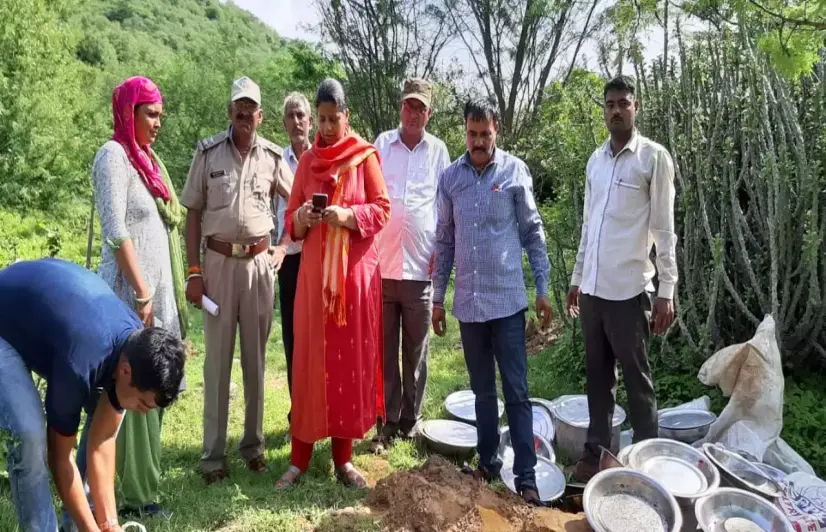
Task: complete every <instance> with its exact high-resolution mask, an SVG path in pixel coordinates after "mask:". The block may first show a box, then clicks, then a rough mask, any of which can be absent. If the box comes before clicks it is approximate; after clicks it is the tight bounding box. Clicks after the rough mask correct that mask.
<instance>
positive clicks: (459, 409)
mask: <svg viewBox="0 0 826 532" xmlns="http://www.w3.org/2000/svg"><path fill="white" fill-rule="evenodd" d="M496 404H497V409H498V415H499V418H500V419H501V418H502V414H504V413H505V403H503V402H502V400H501V399H499V398H497V399H496ZM445 410H447V413H448V414H450V415H451V416H452V417H453V418H454V419H455V420H457V421H461V422H463V423H470V424H471V425H476V395H475V394H474V393H473V390H460V391H458V392H453V393H452V394H450V395H448V396H447V398H445Z"/></svg>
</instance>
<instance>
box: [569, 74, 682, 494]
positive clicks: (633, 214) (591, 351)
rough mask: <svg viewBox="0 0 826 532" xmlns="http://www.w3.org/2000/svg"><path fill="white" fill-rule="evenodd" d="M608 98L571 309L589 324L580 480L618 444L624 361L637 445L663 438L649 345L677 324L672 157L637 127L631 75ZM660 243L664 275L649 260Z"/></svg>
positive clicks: (611, 87) (589, 176)
mask: <svg viewBox="0 0 826 532" xmlns="http://www.w3.org/2000/svg"><path fill="white" fill-rule="evenodd" d="M603 97H604V100H605V107H604V114H605V125H606V126H607V128H608V131H609V132H610V134H611V136H610V139H608V140H607V141H606V142H605V144H603V145H602V146H600V147H599V148H597V149H596V151H594V153H593V155H591V158H590V159H589V160H588V165H587V167H586V176H585V179H586V181H585V207H584V210H583V222H582V236H581V239H580V243H579V251H578V253H577V257H576V265H575V266H574V273H573V276H572V279H571V289H570V292H569V293H568V298H567V308H568V313H569V314H570V315H571V316H580V317H581V319H582V331H583V336H584V338H585V358H586V371H587V377H588V410H589V414H590V419H591V421H590V426H589V427H588V441H587V443H586V444H585V454H584V456H583V457H582V459H581V460H580V461H579V462H578V463H577V465H576V469H575V471H574V478H575V479H576V480H577V481H580V482H585V481H587V480H588V479H589V478H590V477H592V476H593V475H594V474H596V472H597V471H598V463H599V453H600V449H599V447H600V446H603V447H605V448H606V449H608V448H610V445H611V425H612V423H611V420H612V417H613V413H614V406H615V400H616V386H617V373H616V371H617V370H616V365H617V362H619V364H620V365H621V366H622V373H623V377H624V379H625V387H626V389H627V391H628V406H629V418H630V421H631V426H632V428H633V429H634V441H635V442H636V441H641V440H645V439H647V438H656V437H657V432H658V427H657V400H656V398H655V396H654V385H653V382H652V380H651V369H650V367H649V364H648V339H649V334H650V331H651V329H652V326H653V332H654V334H663V333H665V332H666V330H668V327H669V326H670V325H671V322H672V321H673V320H674V304H673V301H672V300H673V296H674V290H675V288H676V286H677V261H676V245H677V235H676V234H675V233H674V197H675V190H674V164H673V162H672V160H671V156H670V155H669V153H668V151H667V150H666V149H665V148H664V147H662V146H660V145H659V144H657V143H656V142H653V141H651V140H649V139H647V138H645V137H643V136H642V135H640V134H639V133H638V132H637V130H636V128H635V127H634V121H635V118H636V114H637V111H638V109H639V102H638V101H637V100H636V98H635V95H634V82H633V81H632V80H631V79H630V78H628V77H626V76H620V77H618V78H615V79H614V80H612V81H610V82H608V83H607V84H606V85H605V89H604V91H603ZM652 244H653V245H654V246H655V248H656V263H657V267H656V269H655V268H654V265H653V264H652V263H651V261H650V259H649V255H650V253H651V246H652ZM655 274H657V277H658V284H659V286H658V290H657V298H656V301H655V302H654V305H653V313H652V306H651V296H649V293H652V292H653V291H654V286H653V284H652V279H653V278H654V275H655ZM614 451H616V449H614Z"/></svg>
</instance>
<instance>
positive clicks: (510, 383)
mask: <svg viewBox="0 0 826 532" xmlns="http://www.w3.org/2000/svg"><path fill="white" fill-rule="evenodd" d="M498 129H499V116H498V114H497V111H496V109H495V108H494V107H493V106H492V105H490V104H489V103H487V102H483V101H471V102H468V104H467V105H466V106H465V132H466V143H467V152H466V153H465V154H464V155H462V156H461V157H460V158H459V159H457V160H456V161H455V162H454V163H453V164H452V165H450V166H449V167H448V168H447V169H446V170H445V171H444V173H443V174H442V177H441V180H440V182H439V188H438V195H437V197H438V199H437V202H438V220H439V221H438V225H437V229H436V267H435V269H434V275H433V288H434V290H433V329H434V331H435V332H436V334H437V335H439V336H444V334H445V329H446V326H447V324H446V321H445V309H444V301H445V292H446V290H447V284H448V280H449V278H450V273H451V270H453V263H454V259H455V262H456V283H455V285H456V286H455V294H454V297H453V314H454V316H456V318H457V319H458V320H459V332H460V334H461V336H462V346H463V349H464V354H465V364H466V365H467V369H468V374H469V375H470V387H471V389H472V390H473V393H474V394H475V395H476V425H477V429H478V433H479V442H478V445H477V449H478V452H479V468H478V469H477V470H475V471H470V473H471V474H473V475H474V476H475V477H476V478H484V479H486V480H492V479H494V478H496V477H498V476H499V471H500V470H501V468H502V467H503V464H502V461H501V460H500V459H499V458H498V456H497V448H498V447H499V412H498V406H497V399H496V368H495V364H494V363H495V362H498V364H499V373H500V376H501V378H502V391H503V392H504V394H505V409H506V411H507V414H508V425H509V427H510V433H511V441H512V443H513V450H514V461H513V464H507V465H505V466H504V467H513V472H514V474H515V475H516V482H515V484H516V490H517V491H518V492H519V493H520V494H521V495H522V498H523V499H524V500H525V502H527V503H529V504H539V494H538V492H537V489H536V475H535V472H534V467H535V466H536V452H535V450H534V444H533V416H532V413H531V404H530V401H529V399H528V397H529V396H528V365H527V362H528V359H527V352H526V349H525V311H526V310H527V308H528V297H527V292H526V290H525V280H524V278H523V275H522V249H523V248H524V249H525V251H527V253H528V260H529V262H530V264H531V269H532V270H533V275H534V279H535V281H536V313H537V315H538V316H539V317H540V319H541V321H542V327H543V328H547V327H548V326H549V325H550V322H551V315H552V314H551V301H550V299H549V298H548V281H549V278H550V264H549V263H548V255H547V250H546V247H545V231H544V228H543V226H542V219H541V218H540V216H539V211H538V210H537V208H536V203H535V202H534V198H533V186H532V180H531V175H530V172H529V171H528V167H527V165H525V163H524V162H523V161H521V160H520V159H518V158H516V157H514V156H513V155H510V154H509V153H506V152H505V151H503V150H501V149H499V148H497V147H496V134H497V131H498Z"/></svg>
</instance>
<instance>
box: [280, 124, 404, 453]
mask: <svg viewBox="0 0 826 532" xmlns="http://www.w3.org/2000/svg"><path fill="white" fill-rule="evenodd" d="M353 137H355V138H353ZM318 144H319V139H318V138H317V139H316V144H315V146H314V147H313V148H311V149H310V150H309V151H307V152H306V153H305V154H304V155H302V157H301V160H300V162H299V164H298V168H297V169H296V175H295V181H294V183H293V188H292V192H291V194H290V201H289V205H288V207H287V212H286V216H285V220H286V229H287V231H289V232H290V235H291V236H292V237H293V238H295V233H294V231H293V215H294V213H295V211H296V210H297V209H298V208H299V207H301V205H302V204H304V203H305V202H306V201H308V200H310V199H312V197H313V194H314V193H325V194H327V196H328V198H333V194H334V191H335V180H334V179H333V176H332V172H327V173H324V172H320V171H318V170H319V168H320V167H321V168H323V167H324V166H325V162H327V161H326V159H324V157H325V156H326V157H327V158H329V157H330V156H331V154H330V151H331V150H333V148H337V147H339V146H346V147H344V148H343V150H348V147H349V148H350V149H349V152H350V153H352V151H353V150H352V148H354V147H356V150H358V149H359V147H364V145H367V143H366V142H365V141H364V140H362V139H361V138H359V137H356V136H355V135H348V137H345V139H343V140H342V141H340V142H339V143H337V144H336V146H335V147H333V148H322V149H321V150H319V149H318V148H317V147H316V146H318ZM367 146H369V145H367ZM328 166H329V167H330V168H332V169H333V171H334V169H335V165H334V164H333V165H331V166H330V165H328ZM356 175H357V176H358V182H357V183H358V184H357V186H356V192H355V197H354V198H351V201H350V203H351V208H352V209H353V212H354V213H355V216H356V223H357V225H358V230H357V231H350V246H349V256H348V265H347V278H346V283H345V287H346V289H345V294H346V299H345V301H346V303H345V313H346V324H345V325H343V326H341V327H339V326H338V325H336V320H335V319H333V318H332V317H331V316H329V317H328V314H327V313H326V312H325V309H324V302H323V296H322V286H323V279H322V264H323V262H324V260H323V259H324V247H325V241H326V238H327V234H328V227H329V226H328V225H327V224H325V223H321V224H319V225H318V226H316V227H314V228H311V229H309V230H308V231H307V234H306V237H305V240H304V247H303V251H302V257H301V269H300V270H299V274H298V287H297V291H296V297H295V310H294V312H295V324H294V333H295V347H294V351H293V383H292V411H291V412H292V414H291V419H292V423H291V433H292V435H293V437H295V438H298V439H299V440H301V441H305V442H314V441H317V440H320V439H322V438H325V437H334V438H352V439H356V438H363V437H364V435H365V434H366V433H367V431H369V430H370V428H372V427H373V426H374V425H375V423H376V418H377V416H379V417H384V389H383V378H382V363H383V359H384V357H383V352H384V342H383V332H382V331H383V329H382V296H381V274H380V272H379V258H378V251H377V249H376V245H375V243H374V237H375V235H376V233H378V232H379V231H380V230H381V229H382V227H384V225H385V224H386V223H387V220H388V219H389V217H390V199H389V197H388V194H387V188H386V186H385V183H384V177H383V175H382V172H381V166H380V164H379V160H378V157H377V155H376V154H373V155H370V156H369V157H368V158H367V159H365V160H364V162H362V163H360V164H359V165H358V167H357V172H356Z"/></svg>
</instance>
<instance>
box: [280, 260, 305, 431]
mask: <svg viewBox="0 0 826 532" xmlns="http://www.w3.org/2000/svg"><path fill="white" fill-rule="evenodd" d="M300 266H301V253H296V254H295V255H287V256H286V257H284V262H283V263H282V264H281V269H280V270H278V300H279V304H280V305H281V336H282V340H283V341H284V355H285V356H286V358H287V387H288V388H289V390H290V397H292V393H293V346H294V345H295V334H294V332H293V307H294V305H295V290H296V288H297V286H298V269H299V267H300ZM287 419H288V420H289V419H290V415H289V414H287Z"/></svg>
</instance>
